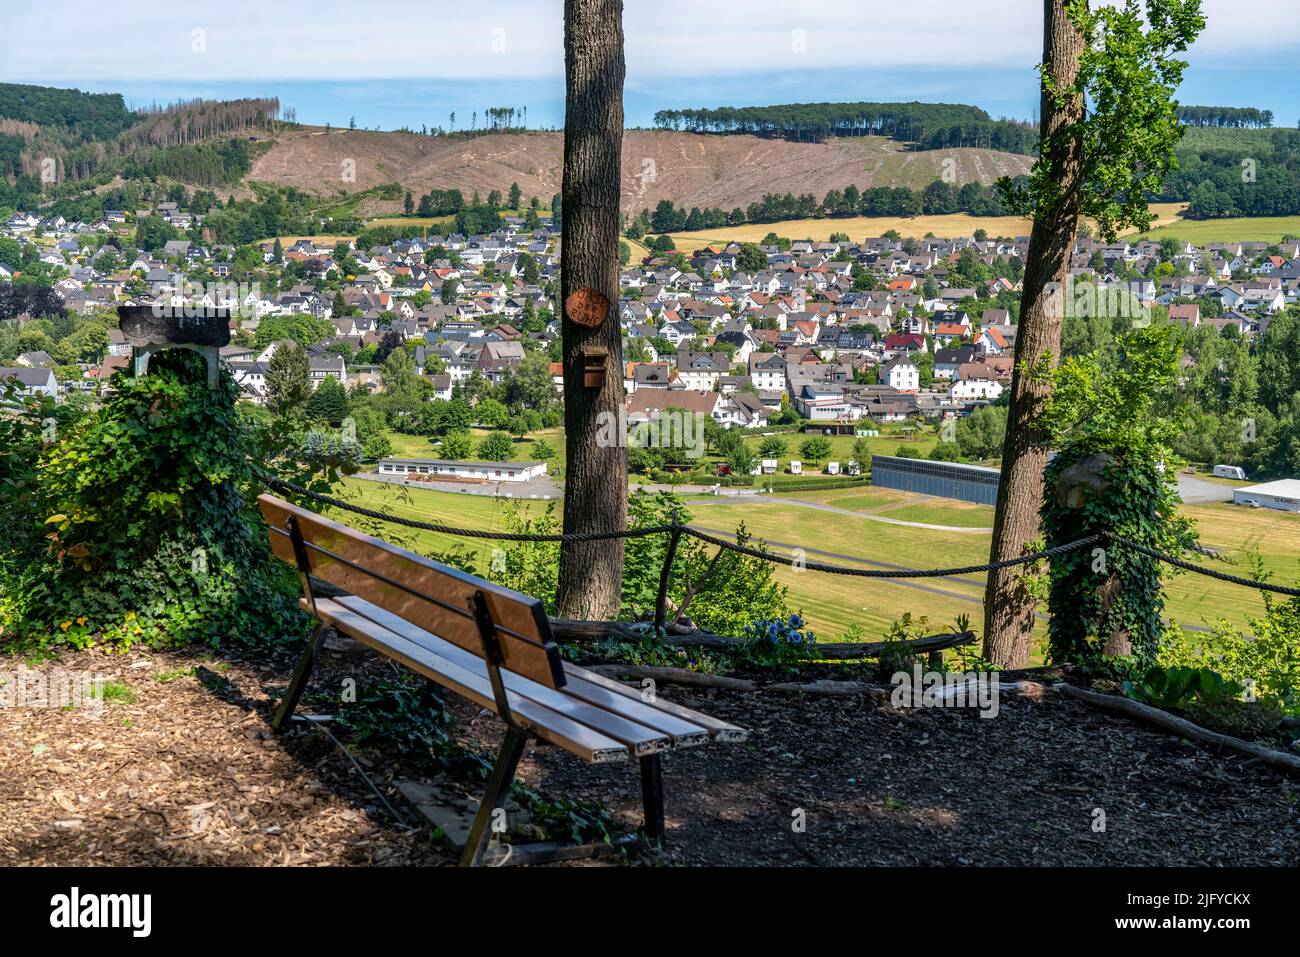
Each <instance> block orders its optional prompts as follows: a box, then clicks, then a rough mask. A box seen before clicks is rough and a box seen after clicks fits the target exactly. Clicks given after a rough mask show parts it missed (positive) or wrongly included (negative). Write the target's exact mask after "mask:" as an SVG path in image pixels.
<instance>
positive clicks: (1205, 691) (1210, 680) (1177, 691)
mask: <svg viewBox="0 0 1300 957" xmlns="http://www.w3.org/2000/svg"><path fill="white" fill-rule="evenodd" d="M1243 690H1244V689H1243V688H1242V686H1241V685H1239V684H1236V683H1235V682H1232V681H1229V680H1227V679H1226V678H1224V677H1223V675H1221V674H1219V673H1218V672H1217V671H1212V670H1210V669H1209V668H1164V667H1161V666H1160V665H1153V666H1152V667H1150V668H1148V669H1147V670H1146V671H1144V672H1142V673H1141V674H1140V675H1139V676H1138V677H1136V678H1134V679H1131V680H1128V681H1125V682H1124V694H1126V695H1127V696H1128V697H1130V698H1132V699H1133V700H1134V701H1140V702H1142V703H1143V704H1149V705H1151V706H1152V707H1153V708H1165V709H1168V708H1180V707H1183V706H1184V705H1186V704H1187V703H1188V702H1190V701H1192V700H1193V699H1199V700H1201V701H1204V702H1206V703H1209V704H1218V703H1221V702H1223V701H1227V700H1229V699H1231V698H1236V697H1239V696H1240V695H1241V693H1242V691H1243Z"/></svg>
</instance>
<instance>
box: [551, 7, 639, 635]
mask: <svg viewBox="0 0 1300 957" xmlns="http://www.w3.org/2000/svg"><path fill="white" fill-rule="evenodd" d="M623 75H624V66H623V4H622V0H565V3H564V78H565V114H564V184H563V192H562V199H563V205H562V216H563V227H562V238H561V254H560V266H561V275H560V303H561V309H562V311H563V312H564V319H563V321H562V323H561V327H562V330H563V332H562V335H563V343H564V428H565V439H564V440H565V449H566V453H567V456H566V458H567V462H566V466H565V488H564V531H565V532H566V533H574V532H591V531H612V530H621V529H623V528H626V527H627V448H626V446H625V445H624V443H623V442H622V440H621V438H620V437H621V434H622V432H621V430H620V429H619V428H618V425H617V424H618V422H619V415H620V413H621V412H622V410H623V352H622V337H621V335H620V333H619V324H618V320H617V316H616V314H615V309H616V308H617V304H618V296H619V285H618V277H619V263H618V227H619V187H620V183H621V168H620V155H621V151H622V147H623ZM578 290H594V291H595V292H596V293H599V294H600V296H601V297H603V298H604V303H605V306H607V308H606V309H605V315H604V317H603V321H601V322H600V323H599V324H598V325H596V326H595V327H594V328H593V327H590V326H589V325H588V324H586V323H590V322H592V321H593V319H592V315H591V311H590V309H589V310H588V311H587V312H586V314H585V315H584V316H583V317H581V318H584V319H585V320H586V322H585V323H584V324H581V325H580V324H579V323H577V322H574V321H573V315H571V314H570V309H569V306H568V305H567V303H568V302H569V297H570V296H571V295H573V294H574V293H575V292H577V291H578ZM584 296H586V297H587V299H586V301H587V303H588V304H590V303H591V302H593V301H596V302H598V301H599V300H598V299H595V297H593V296H592V295H591V294H590V293H584ZM597 318H599V317H597ZM592 347H595V348H596V349H600V348H604V349H605V350H607V356H606V359H605V367H604V368H605V371H604V379H603V383H602V384H601V385H600V386H599V387H598V388H592V387H588V386H587V385H586V384H585V382H584V350H586V349H589V348H592ZM610 436H613V437H614V441H610ZM622 581H623V540H622V539H609V540H602V541H593V542H565V543H564V544H563V545H562V546H561V549H560V584H559V591H558V594H557V596H556V605H557V610H558V614H559V615H560V616H561V617H564V618H615V617H617V615H618V609H619V592H620V590H621V588H622Z"/></svg>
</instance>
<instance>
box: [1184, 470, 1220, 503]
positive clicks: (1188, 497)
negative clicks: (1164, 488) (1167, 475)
mask: <svg viewBox="0 0 1300 957" xmlns="http://www.w3.org/2000/svg"><path fill="white" fill-rule="evenodd" d="M1178 494H1179V495H1181V496H1182V498H1183V501H1184V502H1186V503H1187V504H1188V505H1204V504H1206V503H1209V502H1231V501H1232V486H1231V485H1220V484H1219V483H1218V482H1207V481H1205V479H1199V478H1196V477H1195V476H1192V475H1180V476H1178Z"/></svg>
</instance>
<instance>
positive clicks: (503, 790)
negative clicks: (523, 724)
mask: <svg viewBox="0 0 1300 957" xmlns="http://www.w3.org/2000/svg"><path fill="white" fill-rule="evenodd" d="M527 743H528V735H527V734H526V733H525V732H523V731H521V730H519V729H518V728H515V727H510V728H507V729H506V738H505V740H504V741H503V742H501V750H500V751H499V752H498V753H497V763H496V766H495V767H493V768H492V776H491V777H490V778H488V783H487V789H486V790H485V791H484V792H483V800H482V802H481V803H480V804H479V806H478V814H477V815H475V817H474V825H473V826H472V827H471V828H470V831H469V840H468V841H466V842H465V852H464V853H463V854H462V855H461V859H460V863H461V866H462V867H477V866H478V865H479V863H481V862H482V860H483V850H484V848H485V847H486V845H487V839H488V827H489V825H490V824H491V823H492V815H493V812H494V811H495V810H496V809H497V808H498V807H500V806H501V805H502V804H504V803H505V797H506V796H507V795H508V794H509V793H510V784H511V782H513V781H514V779H515V768H517V767H518V766H519V759H520V758H522V757H523V756H524V745H525V744H527Z"/></svg>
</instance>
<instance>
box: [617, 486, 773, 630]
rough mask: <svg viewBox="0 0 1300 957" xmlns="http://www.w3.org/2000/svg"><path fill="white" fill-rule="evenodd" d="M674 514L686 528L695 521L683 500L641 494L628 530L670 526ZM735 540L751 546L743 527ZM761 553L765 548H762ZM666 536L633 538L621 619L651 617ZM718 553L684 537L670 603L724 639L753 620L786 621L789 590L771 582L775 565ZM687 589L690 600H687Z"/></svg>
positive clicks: (633, 502) (632, 504)
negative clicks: (787, 593)
mask: <svg viewBox="0 0 1300 957" xmlns="http://www.w3.org/2000/svg"><path fill="white" fill-rule="evenodd" d="M674 513H676V514H677V516H678V520H679V521H680V522H681V523H682V524H687V523H689V522H690V520H691V516H690V513H689V512H687V511H686V510H685V509H684V508H683V505H682V500H681V499H680V498H678V497H677V496H676V495H674V494H673V493H671V492H657V493H653V494H652V493H648V492H646V491H645V490H644V489H637V490H636V492H634V493H633V494H632V496H631V497H630V498H629V499H628V526H629V527H630V528H645V527H647V526H653V525H667V524H669V523H670V522H671V521H672V518H673V514H674ZM736 541H737V542H738V543H739V544H742V545H752V544H753V543H752V541H751V536H750V535H749V533H748V532H747V531H746V529H745V526H744V524H743V523H742V524H741V525H740V527H738V528H737V529H736ZM757 547H758V548H760V549H762V548H763V547H764V546H763V545H762V543H759V544H758V546H757ZM667 549H668V536H667V535H666V534H665V535H647V536H645V537H643V538H629V539H628V540H627V547H626V551H625V554H624V560H623V595H622V606H623V617H626V618H635V617H637V616H638V615H640V614H646V613H649V612H651V611H652V610H653V609H654V606H655V600H656V597H657V594H658V590H659V574H660V570H661V569H662V568H663V563H664V560H665V558H666V556H667ZM715 552H716V549H714V548H713V547H711V546H706V545H704V544H703V543H702V542H699V541H697V540H695V539H693V538H688V537H685V536H683V537H682V538H681V540H680V541H679V542H678V546H677V554H676V555H675V556H674V559H673V566H672V569H671V572H670V574H669V583H668V604H669V606H670V609H676V610H677V611H678V613H679V614H683V615H688V616H689V617H690V619H691V620H692V621H694V622H695V624H696V625H697V626H698V627H700V628H702V629H705V630H707V631H713V632H716V633H718V634H720V635H733V636H737V635H741V634H743V633H744V632H745V629H746V628H748V627H749V625H750V624H751V623H752V622H754V621H760V620H764V619H771V618H783V617H785V616H787V615H788V614H789V609H788V608H787V607H786V603H785V596H786V588H785V586H783V585H780V584H778V583H777V582H776V581H775V580H774V578H773V572H774V571H775V569H774V566H773V565H772V563H771V562H768V561H765V560H763V559H761V558H754V557H751V556H749V555H742V554H740V553H739V552H735V551H731V550H726V551H724V552H722V553H721V554H720V555H715V554H714V553H715ZM688 589H690V592H689V599H688Z"/></svg>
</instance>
